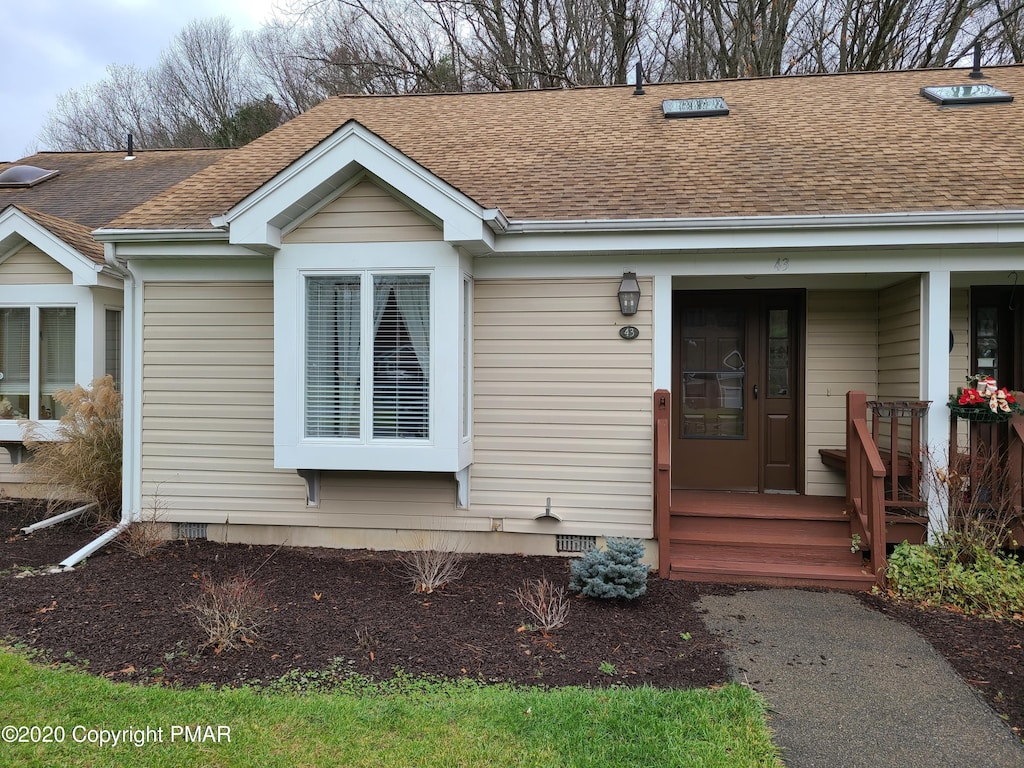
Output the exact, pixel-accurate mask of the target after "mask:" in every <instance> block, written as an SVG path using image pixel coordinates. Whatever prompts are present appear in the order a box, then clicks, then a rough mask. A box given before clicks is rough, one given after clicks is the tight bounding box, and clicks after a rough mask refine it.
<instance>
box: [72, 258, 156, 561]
mask: <svg viewBox="0 0 1024 768" xmlns="http://www.w3.org/2000/svg"><path fill="white" fill-rule="evenodd" d="M103 258H104V260H105V261H106V266H107V268H108V269H109V270H110V271H111V272H113V273H114V274H116V275H118V276H119V277H120V278H121V279H122V280H123V281H124V299H125V301H124V304H125V311H124V312H123V313H122V314H121V317H122V318H123V319H122V322H123V323H124V328H125V331H126V333H125V334H124V335H125V344H124V349H123V357H124V360H123V363H124V370H123V373H122V377H121V378H122V383H121V389H122V411H121V412H122V420H123V424H122V433H121V442H122V445H123V449H122V454H121V455H122V459H121V461H122V464H121V519H120V521H119V522H118V523H117V525H115V526H114V527H113V528H111V529H110V530H109V531H107V532H106V533H104V534H102V535H100V536H99V537H98V538H96V539H93V540H92V541H90V542H89V543H88V544H86V545H85V546H84V547H82V548H81V549H79V550H78V551H77V552H75V553H74V554H73V555H70V556H68V557H66V558H64V559H63V560H61V562H60V564H61V565H62V566H63V567H65V568H67V567H70V566H74V565H77V564H78V563H80V562H82V560H84V559H85V558H87V557H89V555H91V554H92V553H93V552H96V551H97V550H99V549H102V548H103V547H105V546H106V545H107V544H109V543H110V542H111V541H113V540H114V539H116V538H117V537H118V536H119V535H120V534H121V533H122V532H123V531H124V530H125V529H126V528H127V527H128V526H129V525H131V524H132V523H133V522H135V521H137V520H139V519H140V515H139V513H138V512H135V511H133V507H134V504H133V499H135V498H136V496H135V490H136V486H137V483H136V480H137V475H138V462H137V461H135V460H134V459H135V458H136V457H137V456H138V455H139V454H138V453H137V452H136V451H135V448H136V447H137V443H136V439H135V437H136V433H137V432H138V429H137V427H136V425H137V423H138V419H139V413H138V407H137V404H138V401H137V400H136V397H135V394H136V389H137V379H138V375H139V374H138V371H137V366H136V364H135V363H136V349H135V344H136V338H137V336H138V331H137V327H136V326H137V323H136V322H135V299H136V290H137V282H136V279H135V275H134V274H133V273H132V271H131V269H129V267H128V264H127V263H125V264H120V263H119V262H118V260H117V256H116V255H115V252H114V245H113V244H111V243H107V244H106V245H104V247H103ZM129 398H130V399H129Z"/></svg>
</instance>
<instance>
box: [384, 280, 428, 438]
mask: <svg viewBox="0 0 1024 768" xmlns="http://www.w3.org/2000/svg"><path fill="white" fill-rule="evenodd" d="M429 405H430V278H429V277H428V276H427V275H376V276H374V278H373V436H374V437H378V438H413V439H425V438H427V437H429V436H430V435H429V419H430V408H429Z"/></svg>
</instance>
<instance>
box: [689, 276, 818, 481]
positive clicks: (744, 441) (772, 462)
mask: <svg viewBox="0 0 1024 768" xmlns="http://www.w3.org/2000/svg"><path fill="white" fill-rule="evenodd" d="M802 306H803V300H802V293H796V292H791V291H737V292H718V291H700V292H688V291H676V292H675V293H674V294H673V310H672V316H673V334H672V340H673V341H672V343H673V348H674V350H673V378H674V382H673V388H674V390H675V391H676V392H677V393H678V395H677V396H676V398H675V408H674V415H673V421H674V425H673V440H674V444H673V446H672V484H673V486H674V487H676V488H687V489H692V490H730V491H752V492H765V491H769V492H771V491H775V492H797V491H798V490H800V489H799V487H798V477H799V472H798V470H799V456H800V445H801V441H800V439H799V437H800V429H799V421H800V410H799V407H800V403H801V397H800V391H799V389H800V387H799V384H800V381H801V377H800V370H799V364H800V359H799V349H800V346H801V345H800V336H799V334H800V332H801V330H802V312H801V309H802Z"/></svg>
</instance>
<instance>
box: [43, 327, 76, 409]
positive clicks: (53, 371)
mask: <svg viewBox="0 0 1024 768" xmlns="http://www.w3.org/2000/svg"><path fill="white" fill-rule="evenodd" d="M73 386H75V310H74V308H73V307H46V308H43V309H40V310H39V418H40V419H59V418H60V417H61V416H63V415H64V412H65V410H66V409H65V408H64V406H63V405H61V404H60V403H58V402H57V401H56V400H54V398H53V395H54V393H56V392H57V391H58V390H62V389H71V388H72V387H73Z"/></svg>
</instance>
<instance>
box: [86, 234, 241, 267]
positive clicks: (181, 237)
mask: <svg viewBox="0 0 1024 768" xmlns="http://www.w3.org/2000/svg"><path fill="white" fill-rule="evenodd" d="M92 235H93V237H95V238H96V239H97V240H99V241H100V242H101V243H116V242H119V241H122V240H125V241H130V242H135V243H137V242H160V241H163V240H174V241H188V242H205V241H210V240H227V239H228V233H227V232H226V231H225V230H223V229H103V228H102V227H101V228H100V229H94V230H93V231H92ZM104 258H105V259H106V262H107V264H108V265H109V266H111V267H114V268H116V269H117V270H119V271H120V272H122V273H129V274H130V272H128V270H127V268H126V267H124V266H122V265H120V264H116V263H115V262H116V258H114V257H112V256H111V255H110V254H109V252H107V253H105V254H104ZM111 259H114V261H111ZM128 279H130V278H128Z"/></svg>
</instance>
